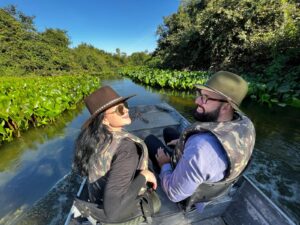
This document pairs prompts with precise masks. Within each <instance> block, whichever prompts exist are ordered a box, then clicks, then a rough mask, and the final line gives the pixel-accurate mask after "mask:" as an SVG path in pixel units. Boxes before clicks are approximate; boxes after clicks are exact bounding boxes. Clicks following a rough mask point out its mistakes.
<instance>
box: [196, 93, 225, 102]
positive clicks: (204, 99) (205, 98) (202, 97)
mask: <svg viewBox="0 0 300 225" xmlns="http://www.w3.org/2000/svg"><path fill="white" fill-rule="evenodd" d="M196 95H197V98H200V99H201V101H202V103H203V104H206V103H207V101H208V100H211V101H218V102H228V101H227V100H225V99H217V98H210V97H208V96H207V95H203V94H202V93H201V91H200V90H196Z"/></svg>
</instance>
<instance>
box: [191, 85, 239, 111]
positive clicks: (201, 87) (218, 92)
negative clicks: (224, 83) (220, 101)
mask: <svg viewBox="0 0 300 225" xmlns="http://www.w3.org/2000/svg"><path fill="white" fill-rule="evenodd" d="M195 87H196V88H197V89H201V90H206V91H211V92H214V93H216V94H219V95H222V96H224V97H225V98H226V99H227V100H228V103H229V104H230V105H231V106H232V108H233V109H234V110H237V111H240V112H242V110H241V109H240V108H239V106H238V105H237V104H236V103H235V102H234V101H232V99H231V98H230V97H228V96H227V95H224V94H223V93H222V92H220V91H218V90H215V89H213V88H211V87H208V86H206V85H205V84H196V85H195Z"/></svg>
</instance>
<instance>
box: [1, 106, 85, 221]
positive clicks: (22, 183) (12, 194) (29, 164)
mask: <svg viewBox="0 0 300 225" xmlns="http://www.w3.org/2000/svg"><path fill="white" fill-rule="evenodd" d="M83 107H84V105H83V104H82V103H81V104H79V105H78V107H77V109H76V110H74V111H69V112H66V113H64V114H63V115H62V116H61V117H60V118H59V119H58V120H57V121H56V122H55V124H52V125H51V126H49V127H46V128H33V129H30V130H29V131H27V132H26V133H24V134H22V138H19V139H16V140H14V141H13V142H11V143H7V144H5V145H3V146H1V148H0V151H1V160H0V196H1V198H0V208H1V210H0V218H2V217H4V216H5V215H7V214H10V213H12V214H13V213H16V209H19V211H23V210H24V209H26V208H27V206H30V205H32V204H33V203H34V202H35V201H37V200H38V199H39V198H41V197H42V196H44V195H45V193H47V192H48V191H49V189H50V188H51V187H52V186H53V185H54V184H55V183H56V182H57V181H58V180H59V179H60V178H61V177H62V176H64V175H65V174H66V173H68V172H69V171H70V166H71V161H72V152H73V143H74V136H76V135H77V133H78V130H79V128H80V126H81V124H82V121H83V118H82V116H79V117H78V114H79V113H82V110H83ZM86 116H87V115H86ZM74 118H76V119H74ZM3 220H4V219H3V218H2V219H1V220H0V224H1V223H2V222H3Z"/></svg>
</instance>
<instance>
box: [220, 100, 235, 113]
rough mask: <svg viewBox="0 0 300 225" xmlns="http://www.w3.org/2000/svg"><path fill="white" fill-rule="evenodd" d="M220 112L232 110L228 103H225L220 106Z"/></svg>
mask: <svg viewBox="0 0 300 225" xmlns="http://www.w3.org/2000/svg"><path fill="white" fill-rule="evenodd" d="M221 110H222V111H223V112H229V111H232V110H233V108H232V106H231V105H230V103H228V102H226V103H224V104H223V105H222V108H221Z"/></svg>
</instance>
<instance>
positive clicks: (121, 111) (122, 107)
mask: <svg viewBox="0 0 300 225" xmlns="http://www.w3.org/2000/svg"><path fill="white" fill-rule="evenodd" d="M125 108H126V109H128V103H127V102H123V104H120V105H118V106H117V108H116V109H115V111H113V112H110V113H106V114H113V113H116V114H117V115H118V116H124V115H125Z"/></svg>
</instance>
